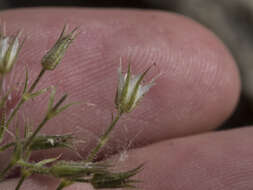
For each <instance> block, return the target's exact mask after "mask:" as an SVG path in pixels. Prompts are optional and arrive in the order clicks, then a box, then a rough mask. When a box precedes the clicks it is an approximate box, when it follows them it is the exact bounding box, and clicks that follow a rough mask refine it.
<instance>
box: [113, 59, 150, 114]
mask: <svg viewBox="0 0 253 190" xmlns="http://www.w3.org/2000/svg"><path fill="white" fill-rule="evenodd" d="M149 69H150V67H149V68H148V69H147V70H146V71H144V72H143V73H142V74H141V75H137V76H135V75H132V74H131V71H130V65H128V71H127V73H126V74H125V75H123V74H122V69H121V64H120V67H119V70H118V74H119V82H118V88H117V93H116V97H115V104H116V108H117V109H118V111H120V112H121V113H126V112H131V111H132V110H133V109H134V108H135V107H136V104H137V103H138V102H139V100H140V99H141V98H142V97H143V96H144V94H146V93H147V92H148V91H149V89H150V88H151V87H152V86H153V85H154V79H153V80H152V81H151V82H150V83H148V84H147V85H144V86H143V85H141V82H142V80H143V78H144V76H145V75H146V73H147V72H148V71H149Z"/></svg>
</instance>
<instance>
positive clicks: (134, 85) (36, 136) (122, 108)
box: [0, 24, 154, 190]
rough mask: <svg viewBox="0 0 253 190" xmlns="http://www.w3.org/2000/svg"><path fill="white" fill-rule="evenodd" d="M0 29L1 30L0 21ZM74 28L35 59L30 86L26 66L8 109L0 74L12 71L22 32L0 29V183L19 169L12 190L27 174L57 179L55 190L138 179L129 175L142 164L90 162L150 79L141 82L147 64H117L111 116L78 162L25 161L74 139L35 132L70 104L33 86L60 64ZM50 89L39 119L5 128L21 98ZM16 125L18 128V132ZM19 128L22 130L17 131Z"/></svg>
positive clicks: (66, 145)
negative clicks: (117, 167) (135, 67)
mask: <svg viewBox="0 0 253 190" xmlns="http://www.w3.org/2000/svg"><path fill="white" fill-rule="evenodd" d="M2 28H5V25H4V24H3V26H2ZM77 34H78V28H74V29H73V30H72V31H70V32H69V31H68V27H67V26H64V28H63V30H62V32H61V34H60V36H59V38H58V40H57V41H56V42H55V44H54V45H53V47H52V48H51V49H50V50H49V51H48V52H47V53H46V54H45V55H44V56H43V58H42V60H41V71H40V72H39V73H38V75H37V77H36V78H35V80H34V81H32V83H31V85H29V84H28V80H29V73H28V70H29V69H28V68H27V69H26V73H25V77H24V85H23V87H22V92H21V95H20V98H19V100H18V101H17V103H16V105H15V107H14V108H13V109H12V110H11V111H9V110H8V109H7V101H8V95H9V94H11V93H12V90H13V89H11V88H10V89H8V90H7V91H6V90H5V91H4V90H3V81H4V80H5V78H6V75H8V73H10V72H11V71H12V68H13V65H14V64H15V63H16V60H17V57H18V54H19V52H20V50H21V48H22V47H23V44H24V40H22V39H24V37H23V36H22V32H21V31H20V32H18V33H17V34H16V35H14V36H8V35H6V32H5V29H3V30H2V32H1V33H0V152H2V153H3V152H4V151H6V150H7V149H10V150H11V151H12V154H11V159H10V160H9V163H7V164H6V166H5V167H4V168H3V170H2V171H0V183H1V182H2V181H4V180H6V178H7V177H8V174H9V173H10V171H11V170H13V169H14V168H19V169H20V179H19V181H18V183H17V185H16V190H19V189H21V186H22V184H23V182H24V181H25V180H26V179H27V178H28V177H29V176H31V175H33V174H40V175H47V176H51V177H55V178H58V179H59V185H58V187H57V188H56V190H61V189H63V188H65V187H67V186H69V185H71V184H73V183H90V184H91V185H92V186H93V187H94V188H95V189H101V188H131V187H135V185H136V183H137V182H139V181H138V180H135V179H133V177H134V176H135V175H136V174H137V173H139V172H140V170H141V169H142V168H143V164H141V165H139V166H137V167H136V168H134V169H131V170H128V171H122V172H115V171H113V170H112V167H113V166H114V165H113V163H110V161H109V162H108V161H96V159H95V158H96V156H97V154H98V153H99V152H100V151H101V149H102V148H103V147H104V146H105V145H106V143H107V142H108V140H109V138H110V134H111V132H112V130H113V129H114V128H115V126H116V124H117V122H118V121H119V119H120V118H121V116H122V115H124V114H126V113H129V112H131V111H132V110H133V109H134V108H135V107H136V105H137V104H138V102H139V101H140V99H141V98H142V97H143V95H144V94H145V93H147V92H148V91H149V89H150V88H151V87H152V86H153V85H154V80H152V81H151V82H150V83H148V84H146V85H143V84H142V83H143V78H144V76H145V75H146V73H147V72H148V71H149V69H150V68H148V69H147V70H146V71H144V72H143V73H142V74H139V75H133V74H132V73H131V68H130V65H128V69H127V72H126V73H125V74H124V73H122V64H121V60H120V66H119V69H118V77H119V79H118V86H117V89H116V97H115V107H116V113H115V114H114V116H113V117H112V120H111V123H109V125H108V127H107V129H106V131H105V132H104V134H103V135H102V136H101V137H100V138H99V140H98V142H97V145H96V146H95V147H94V148H93V149H92V150H91V151H90V153H89V154H88V156H87V157H86V158H84V159H83V160H80V161H64V160H61V159H60V157H61V156H60V155H59V156H58V157H55V158H47V159H43V160H40V161H38V162H34V161H31V155H32V153H33V151H37V150H46V149H54V148H59V147H61V148H70V149H73V141H74V139H75V137H74V136H73V135H72V134H61V135H59V134H56V135H44V134H41V133H40V131H41V129H42V128H43V127H45V126H46V125H47V122H48V121H49V120H51V119H52V118H54V117H56V116H57V115H58V114H60V113H61V112H63V111H64V110H66V109H68V108H69V107H70V106H72V105H73V104H75V103H70V104H65V103H64V102H65V100H66V99H67V96H68V95H67V94H64V95H62V96H61V97H60V98H59V100H58V101H55V94H56V90H55V87H53V86H50V87H48V88H44V89H39V90H37V89H36V86H37V84H38V83H39V82H40V80H41V78H42V77H43V75H44V74H45V72H49V71H53V70H55V69H56V68H57V65H58V64H59V63H60V62H61V60H62V58H63V56H64V54H65V52H66V50H67V49H68V47H69V46H70V44H71V43H72V42H73V41H74V40H75V39H76V37H77ZM48 91H49V92H50V95H49V98H48V108H47V111H46V113H45V115H44V117H43V118H41V122H39V124H38V126H36V127H35V129H33V130H32V129H31V127H30V126H29V125H24V126H18V127H16V129H15V127H12V131H13V128H14V132H10V131H9V130H10V126H12V125H14V119H15V117H16V116H17V114H18V112H19V110H20V108H21V107H22V106H26V102H27V101H30V100H32V99H35V98H36V97H38V96H40V95H41V94H44V93H45V92H48ZM20 127H22V128H23V129H24V130H20ZM20 131H24V132H22V133H24V134H21V132H20ZM9 133H11V134H14V135H13V136H12V141H11V142H8V143H5V142H6V141H5V140H4V139H5V138H6V136H7V135H8V134H9Z"/></svg>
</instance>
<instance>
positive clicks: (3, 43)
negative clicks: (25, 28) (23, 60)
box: [0, 31, 24, 74]
mask: <svg viewBox="0 0 253 190" xmlns="http://www.w3.org/2000/svg"><path fill="white" fill-rule="evenodd" d="M21 33H22V32H21V31H20V32H19V33H18V34H17V35H16V36H15V37H14V38H11V37H9V36H4V35H3V34H1V35H0V74H5V73H8V72H9V71H10V70H11V69H12V67H13V65H14V63H15V62H16V58H17V56H18V53H19V51H20V49H21V47H22V44H23V42H24V41H23V42H21V43H20V41H19V38H20V36H21Z"/></svg>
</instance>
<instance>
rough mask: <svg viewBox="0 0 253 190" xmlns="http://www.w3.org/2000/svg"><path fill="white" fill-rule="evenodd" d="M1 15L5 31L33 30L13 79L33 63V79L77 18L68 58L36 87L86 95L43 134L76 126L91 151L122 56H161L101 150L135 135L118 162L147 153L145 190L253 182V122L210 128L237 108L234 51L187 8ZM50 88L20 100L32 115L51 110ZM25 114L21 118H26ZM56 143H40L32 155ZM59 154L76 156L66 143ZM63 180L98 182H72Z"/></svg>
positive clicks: (74, 189)
mask: <svg viewBox="0 0 253 190" xmlns="http://www.w3.org/2000/svg"><path fill="white" fill-rule="evenodd" d="M0 17H1V18H2V19H3V20H5V21H6V22H7V31H8V32H10V33H13V32H15V31H17V30H18V29H20V28H23V29H24V34H25V35H26V36H27V40H26V42H25V45H24V48H23V49H22V52H21V55H20V57H19V61H18V62H19V63H18V64H17V66H16V67H15V68H14V71H15V73H17V74H16V75H17V76H16V77H14V78H16V79H13V80H12V81H11V80H10V82H9V83H8V81H7V83H8V84H9V85H10V84H12V83H14V82H15V80H19V79H20V77H18V75H21V76H22V73H23V72H22V71H23V68H24V65H25V64H27V65H28V66H29V68H30V77H31V81H32V79H34V78H35V77H36V75H37V73H38V72H39V70H40V68H41V65H40V60H41V57H42V56H43V55H44V54H45V51H46V50H48V49H49V48H50V47H51V46H52V45H53V43H54V41H55V40H56V39H57V37H58V35H59V33H60V31H61V29H62V27H63V25H64V24H66V23H67V24H69V25H70V26H71V27H72V28H73V27H75V26H79V27H80V28H79V30H80V34H79V35H78V37H77V39H76V40H75V41H74V42H73V44H72V45H71V47H70V48H69V50H68V51H67V53H66V56H65V58H64V59H63V61H62V63H61V64H60V65H59V66H58V67H57V68H56V70H55V71H54V72H48V73H46V75H45V77H44V78H43V79H42V81H41V83H40V84H39V85H38V89H39V88H42V87H47V86H49V85H50V84H53V85H55V86H57V94H59V95H60V94H62V93H63V92H67V93H68V94H69V96H70V98H69V99H70V101H75V100H79V101H80V100H81V101H83V102H85V103H84V104H81V105H79V106H75V107H72V108H71V109H69V110H67V111H65V112H64V113H63V114H61V115H59V117H58V118H55V119H54V120H52V121H50V122H49V123H48V125H47V126H46V127H45V128H44V130H43V133H48V134H62V133H74V134H75V135H77V137H78V139H80V140H81V141H85V142H86V143H85V144H84V145H83V144H82V145H80V146H78V150H79V152H80V154H81V155H82V156H85V155H87V151H88V150H89V149H90V148H91V146H94V145H95V142H96V140H97V137H98V136H99V134H102V132H103V131H104V130H105V128H106V126H107V125H108V123H109V122H110V115H111V112H112V111H113V110H114V103H113V101H114V94H115V88H116V85H117V68H118V66H119V59H120V57H122V59H123V68H124V70H125V69H126V66H127V63H128V62H130V63H131V65H132V68H133V72H134V73H140V72H142V71H143V70H145V69H146V68H147V67H149V66H150V65H151V64H153V63H154V62H155V63H156V66H155V67H153V68H152V69H151V72H150V73H149V74H148V76H147V80H149V79H150V78H152V77H153V76H155V75H157V74H158V73H162V75H161V77H160V78H159V79H157V81H156V83H157V84H156V85H155V86H154V87H153V88H152V89H151V90H150V92H149V93H148V94H147V95H146V96H145V98H144V99H143V101H142V102H141V103H140V104H139V105H138V107H137V108H136V110H134V111H133V112H132V113H130V114H128V115H125V116H124V117H123V118H122V120H120V122H119V123H118V125H117V127H116V130H115V131H114V133H113V137H114V138H113V139H112V140H111V141H110V143H109V144H110V146H109V147H110V148H108V146H107V148H106V149H105V151H104V154H101V156H102V157H101V158H103V155H105V154H106V155H108V154H114V153H116V152H117V151H120V150H122V148H124V147H126V145H127V144H129V140H130V141H133V144H131V147H130V148H131V150H130V151H129V152H128V154H127V155H128V157H127V158H126V159H125V161H124V162H121V163H120V164H121V165H124V167H123V168H125V167H127V168H132V167H135V166H136V165H138V163H142V162H146V165H145V169H144V170H143V171H142V172H141V173H140V174H139V175H138V176H137V178H138V179H141V180H142V181H143V183H141V184H140V187H141V189H144V190H203V189H208V190H214V189H215V190H216V189H219V190H247V189H251V187H253V180H252V179H253V159H251V158H252V156H253V149H252V148H250V147H251V146H250V145H251V143H253V138H252V135H251V133H252V134H253V130H252V129H251V128H244V129H237V130H233V131H225V132H212V130H213V129H215V128H217V127H218V126H219V125H220V124H221V123H222V122H223V121H224V120H225V119H227V118H228V117H229V116H230V114H231V113H232V111H233V109H234V108H235V105H236V103H237V101H238V97H239V93H240V78H239V74H238V69H237V67H236V65H235V62H234V60H233V58H232V56H231V55H230V54H229V52H228V51H227V49H226V48H225V47H224V45H223V44H222V43H221V42H220V41H219V40H218V39H217V38H216V37H215V35H214V34H212V33H211V32H210V31H208V30H207V29H205V28H203V27H202V26H200V25H199V24H197V23H195V22H194V21H192V20H190V19H188V18H185V17H183V16H180V15H176V14H171V13H165V12H158V11H140V10H117V9H106V10H105V9H99V10H96V9H77V8H72V9H63V8H60V9H55V8H47V9H42V8H41V9H38V8H37V9H35V8H33V9H18V10H9V11H4V12H1V13H0ZM10 78H11V77H10ZM46 97H47V96H42V97H41V98H38V100H37V101H36V103H35V102H32V103H28V105H29V106H27V107H26V108H24V109H22V112H23V113H27V114H28V113H29V117H32V118H33V120H34V124H37V123H38V122H39V121H40V120H41V116H42V113H43V112H44V111H45V109H46V106H47V98H46ZM87 102H88V105H87ZM91 104H92V105H91ZM21 118H22V117H20V121H19V122H20V123H23V121H22V119H21ZM123 129H126V130H123ZM136 134H138V135H137V136H136ZM119 139H120V140H119ZM59 152H61V151H60V150H58V151H51V152H50V151H48V152H39V153H36V154H35V155H34V159H42V158H43V157H48V156H55V155H58V154H59ZM38 155H39V157H38ZM114 157H115V158H117V157H118V156H117V155H114ZM63 158H65V159H77V157H76V155H75V154H73V153H72V152H67V151H65V152H64V154H63ZM106 158H108V157H106ZM8 160H9V153H5V154H2V155H0V163H1V165H3V164H5V163H6V161H8ZM121 167H122V166H121ZM16 182H17V179H15V178H13V179H9V180H7V181H6V182H4V183H1V184H0V189H5V190H12V189H14V187H15V185H16ZM56 185H57V181H55V180H53V179H51V178H46V177H39V176H34V177H32V178H30V179H29V180H27V181H26V182H25V184H24V185H23V187H22V188H21V189H23V190H26V189H29V190H34V189H36V190H54V189H55V187H56ZM66 189H68V190H79V189H84V190H86V189H87V190H89V189H92V187H90V186H89V185H86V184H75V185H73V186H70V187H69V188H66Z"/></svg>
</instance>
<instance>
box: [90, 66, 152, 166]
mask: <svg viewBox="0 0 253 190" xmlns="http://www.w3.org/2000/svg"><path fill="white" fill-rule="evenodd" d="M150 68H151V67H149V68H148V69H147V70H146V71H144V72H143V73H142V74H141V75H137V76H134V75H132V74H131V70H130V64H129V65H128V71H127V73H126V74H125V75H123V74H122V68H121V64H120V67H119V69H118V74H119V81H118V88H117V92H116V97H115V104H116V108H117V115H116V117H115V118H113V119H112V122H111V124H110V125H109V127H108V128H107V130H106V131H105V133H104V134H103V135H102V136H101V137H100V139H99V142H98V144H97V146H96V147H95V148H94V149H93V150H92V151H91V152H90V154H89V155H88V159H87V160H88V161H93V159H94V158H95V156H96V155H97V153H98V152H99V151H100V150H101V149H102V148H103V147H104V145H105V144H106V143H107V141H108V139H109V135H110V133H111V131H112V130H113V129H114V127H115V125H116V123H117V122H118V120H119V119H120V117H121V116H122V114H124V113H129V112H131V111H132V110H133V109H134V108H135V107H136V105H137V103H138V102H139V101H140V99H141V98H142V97H143V96H144V94H145V93H147V92H148V91H149V89H150V88H151V87H152V86H153V85H154V80H152V81H151V82H150V83H149V84H147V85H145V86H142V85H141V82H142V80H143V78H144V76H145V75H146V74H147V72H148V71H149V69H150Z"/></svg>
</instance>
